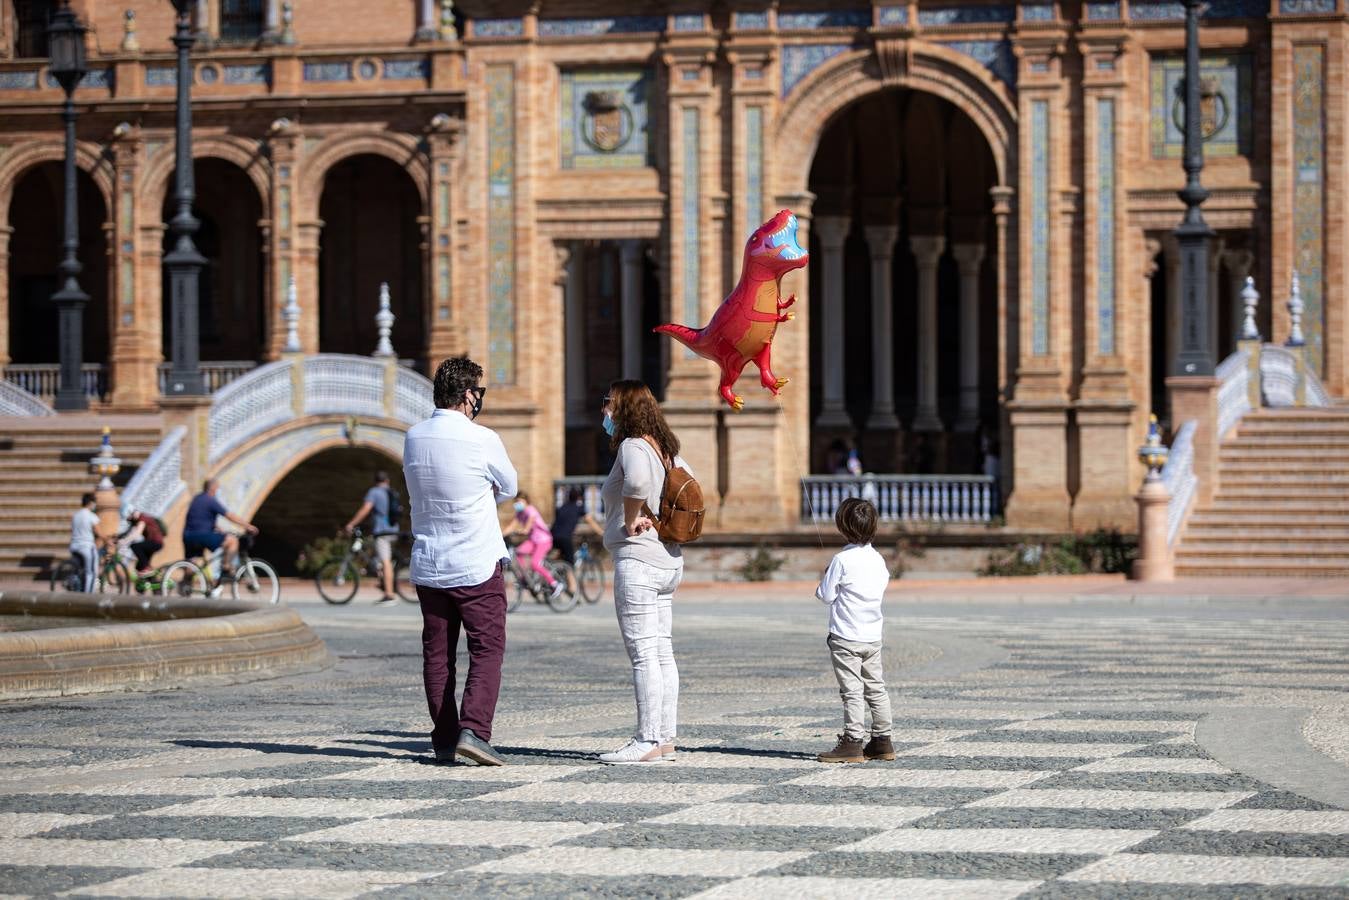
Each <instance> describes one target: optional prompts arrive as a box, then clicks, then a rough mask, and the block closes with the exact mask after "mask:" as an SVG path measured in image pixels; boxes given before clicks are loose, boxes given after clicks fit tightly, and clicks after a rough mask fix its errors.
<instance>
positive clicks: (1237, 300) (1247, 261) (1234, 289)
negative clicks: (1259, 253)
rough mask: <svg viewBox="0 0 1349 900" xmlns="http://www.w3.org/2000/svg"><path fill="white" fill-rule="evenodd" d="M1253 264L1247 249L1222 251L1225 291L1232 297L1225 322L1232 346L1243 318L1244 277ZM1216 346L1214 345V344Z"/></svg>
mask: <svg viewBox="0 0 1349 900" xmlns="http://www.w3.org/2000/svg"><path fill="white" fill-rule="evenodd" d="M1254 264H1255V254H1254V253H1252V252H1251V251H1249V250H1225V251H1223V265H1225V266H1227V284H1228V290H1227V293H1228V295H1229V296H1230V297H1231V299H1232V309H1231V314H1230V316H1229V318H1228V322H1227V333H1228V337H1230V338H1231V339H1232V346H1234V347H1235V346H1236V342H1237V341H1238V340H1240V339H1241V323H1242V320H1243V319H1245V317H1246V316H1245V306H1244V305H1243V304H1242V302H1241V292H1242V290H1243V289H1244V288H1245V287H1246V277H1247V276H1248V275H1250V274H1251V266H1253V265H1254ZM1215 346H1216V345H1215Z"/></svg>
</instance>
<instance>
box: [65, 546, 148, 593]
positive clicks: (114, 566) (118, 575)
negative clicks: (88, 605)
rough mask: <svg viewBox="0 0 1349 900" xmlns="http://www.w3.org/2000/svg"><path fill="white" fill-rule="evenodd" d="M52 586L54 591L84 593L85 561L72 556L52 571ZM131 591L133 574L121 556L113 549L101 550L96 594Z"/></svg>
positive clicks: (95, 580) (95, 585)
mask: <svg viewBox="0 0 1349 900" xmlns="http://www.w3.org/2000/svg"><path fill="white" fill-rule="evenodd" d="M50 586H51V589H52V590H53V591H70V592H72V593H76V594H81V593H84V560H83V559H82V558H80V557H78V556H75V555H71V556H70V557H69V558H68V559H65V560H62V562H61V564H60V565H58V566H57V567H56V568H54V569H52V573H51V578H50ZM130 591H131V572H130V571H129V570H128V569H127V566H126V563H125V562H123V561H122V557H121V554H120V553H119V552H118V551H116V550H114V549H113V548H112V547H103V548H101V549H100V550H99V560H98V577H97V578H95V579H94V593H96V594H126V593H130Z"/></svg>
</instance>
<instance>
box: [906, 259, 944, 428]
mask: <svg viewBox="0 0 1349 900" xmlns="http://www.w3.org/2000/svg"><path fill="white" fill-rule="evenodd" d="M909 247H910V249H912V250H913V255H914V257H915V258H916V260H917V263H918V380H917V384H918V406H917V409H915V411H914V416H913V430H914V431H941V430H942V421H941V416H939V415H938V413H937V263H938V262H939V261H940V260H941V255H942V251H943V250H945V249H946V238H944V237H942V236H940V235H914V236H913V237H910V238H909Z"/></svg>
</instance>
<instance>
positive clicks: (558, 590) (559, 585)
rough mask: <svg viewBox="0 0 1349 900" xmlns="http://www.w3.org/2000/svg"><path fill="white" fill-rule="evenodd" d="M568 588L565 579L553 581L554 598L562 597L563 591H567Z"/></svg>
mask: <svg viewBox="0 0 1349 900" xmlns="http://www.w3.org/2000/svg"><path fill="white" fill-rule="evenodd" d="M566 589H567V583H566V582H565V581H554V582H553V599H554V600H556V599H557V598H558V597H561V596H562V592H563V591H565V590H566Z"/></svg>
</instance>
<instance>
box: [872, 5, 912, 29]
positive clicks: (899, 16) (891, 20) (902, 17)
mask: <svg viewBox="0 0 1349 900" xmlns="http://www.w3.org/2000/svg"><path fill="white" fill-rule="evenodd" d="M879 22H880V24H882V25H907V24H909V8H908V7H907V6H882V7H881V12H880V17H879Z"/></svg>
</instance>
